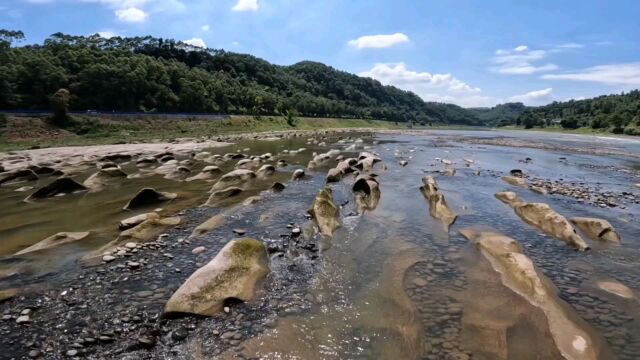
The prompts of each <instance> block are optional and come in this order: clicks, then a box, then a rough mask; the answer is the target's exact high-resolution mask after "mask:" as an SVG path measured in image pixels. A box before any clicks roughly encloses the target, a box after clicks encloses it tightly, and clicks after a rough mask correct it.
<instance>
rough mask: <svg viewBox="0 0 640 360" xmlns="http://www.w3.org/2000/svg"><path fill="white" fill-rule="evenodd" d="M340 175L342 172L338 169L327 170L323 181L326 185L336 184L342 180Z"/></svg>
mask: <svg viewBox="0 0 640 360" xmlns="http://www.w3.org/2000/svg"><path fill="white" fill-rule="evenodd" d="M342 175H343V173H342V171H340V169H338V168H332V169H329V171H328V172H327V176H326V177H325V181H326V182H327V183H332V182H338V181H340V180H341V179H342Z"/></svg>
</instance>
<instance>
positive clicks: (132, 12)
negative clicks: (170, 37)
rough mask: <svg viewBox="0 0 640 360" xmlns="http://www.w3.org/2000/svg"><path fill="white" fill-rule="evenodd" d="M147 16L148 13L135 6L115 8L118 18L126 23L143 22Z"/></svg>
mask: <svg viewBox="0 0 640 360" xmlns="http://www.w3.org/2000/svg"><path fill="white" fill-rule="evenodd" d="M147 16H149V15H148V14H147V13H146V12H144V11H143V10H141V9H138V8H135V7H130V8H126V9H119V10H116V17H118V20H120V21H124V22H128V23H140V22H144V21H145V20H146V19H147Z"/></svg>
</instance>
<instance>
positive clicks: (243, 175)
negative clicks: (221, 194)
mask: <svg viewBox="0 0 640 360" xmlns="http://www.w3.org/2000/svg"><path fill="white" fill-rule="evenodd" d="M255 178H256V173H255V172H253V171H251V170H248V169H237V170H233V171H231V172H228V173H226V174H224V175H223V176H222V177H221V178H220V179H219V180H218V182H217V183H216V184H215V185H213V187H212V188H211V191H216V190H222V189H226V188H229V187H231V186H234V187H244V186H246V185H247V183H248V182H249V181H251V180H253V179H255Z"/></svg>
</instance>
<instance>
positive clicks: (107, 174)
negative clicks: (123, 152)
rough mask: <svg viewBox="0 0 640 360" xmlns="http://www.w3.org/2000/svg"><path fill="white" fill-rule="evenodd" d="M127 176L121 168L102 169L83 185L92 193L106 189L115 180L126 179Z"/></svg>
mask: <svg viewBox="0 0 640 360" xmlns="http://www.w3.org/2000/svg"><path fill="white" fill-rule="evenodd" d="M126 177H127V174H125V172H124V171H122V170H121V169H120V168H119V167H117V166H116V167H108V168H102V169H101V170H99V171H98V172H97V173H95V174H93V175H91V176H89V177H88V178H87V180H85V181H84V182H83V183H82V184H83V185H84V186H86V187H87V188H89V189H90V190H91V191H92V192H95V191H100V190H103V189H105V188H106V187H107V186H108V185H109V182H110V181H112V180H113V179H122V178H126Z"/></svg>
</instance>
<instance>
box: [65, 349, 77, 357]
mask: <svg viewBox="0 0 640 360" xmlns="http://www.w3.org/2000/svg"><path fill="white" fill-rule="evenodd" d="M76 355H78V350H76V349H71V350H69V351H67V356H76Z"/></svg>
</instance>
